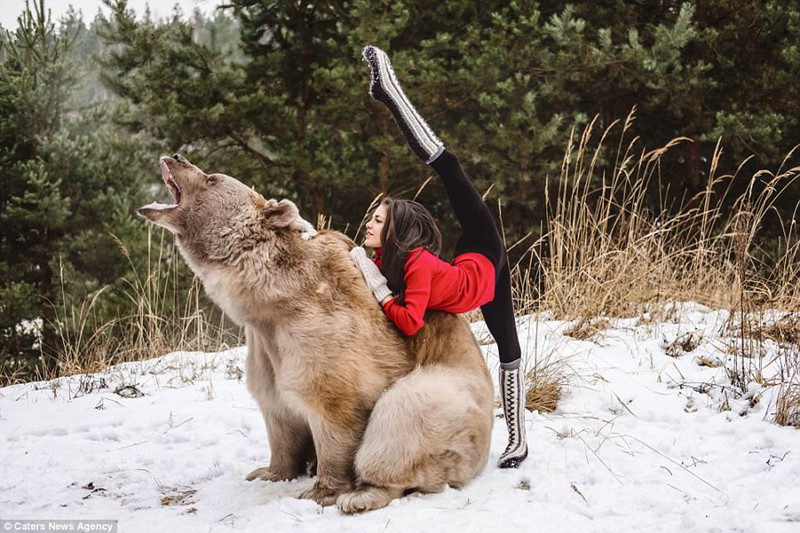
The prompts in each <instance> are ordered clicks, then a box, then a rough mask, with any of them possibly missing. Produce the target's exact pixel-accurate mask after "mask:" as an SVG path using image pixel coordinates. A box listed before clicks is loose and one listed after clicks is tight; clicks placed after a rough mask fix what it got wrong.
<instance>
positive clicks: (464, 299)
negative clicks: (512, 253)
mask: <svg viewBox="0 0 800 533" xmlns="http://www.w3.org/2000/svg"><path fill="white" fill-rule="evenodd" d="M374 261H375V264H376V265H378V268H380V266H381V256H380V250H378V251H377V257H376V259H375V260H374ZM403 278H404V280H405V282H406V292H405V304H404V305H401V304H399V303H398V302H397V299H396V298H392V299H391V300H389V301H388V302H386V304H384V305H383V312H384V313H386V316H387V317H389V320H391V321H392V322H394V323H395V325H396V326H397V327H398V328H400V331H402V332H403V333H405V334H406V335H413V334H414V333H416V332H417V331H419V330H420V328H422V326H423V325H424V321H423V318H424V315H425V311H426V310H427V309H436V310H439V311H448V312H450V313H466V312H467V311H472V310H473V309H476V308H478V307H480V306H482V305H483V304H486V303H488V302H491V301H492V300H493V299H494V285H495V272H494V265H492V263H491V261H489V260H488V259H487V258H486V257H485V256H483V255H481V254H479V253H465V254H461V255H459V256H457V257H456V258H455V259H453V261H452V262H451V263H446V262H444V261H442V260H441V259H439V258H438V257H436V256H435V255H434V254H432V253H431V252H429V251H428V250H425V249H424V248H416V249H414V250H412V251H411V252H410V253H409V254H408V258H407V259H406V264H405V275H404V276H403Z"/></svg>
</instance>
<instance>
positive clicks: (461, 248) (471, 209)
mask: <svg viewBox="0 0 800 533" xmlns="http://www.w3.org/2000/svg"><path fill="white" fill-rule="evenodd" d="M430 166H431V167H433V169H434V170H435V171H436V173H437V174H439V177H441V178H442V181H443V182H444V187H445V190H446V191H447V198H448V200H450V205H451V206H452V208H453V211H454V212H455V215H456V218H457V219H458V223H459V224H460V225H461V235H460V236H459V238H458V241H456V247H455V254H456V255H460V254H463V253H467V252H477V253H479V254H481V255H484V256H485V257H486V258H487V259H489V261H491V262H492V264H493V265H494V271H495V289H494V300H492V301H491V302H489V303H487V304H485V305H482V306H481V312H482V313H483V319H484V320H485V321H486V326H487V327H488V328H489V332H490V333H491V334H492V337H494V340H495V342H497V352H498V354H499V356H500V363H503V364H509V363H518V362H519V359H520V357H521V356H522V350H521V349H520V345H519V338H518V336H517V326H516V321H515V319H514V305H513V300H512V298H511V272H510V269H509V266H508V256H507V255H506V248H505V245H504V244H503V240H502V239H501V238H500V233H499V232H498V231H497V226H496V225H495V223H494V218H493V217H492V213H491V212H490V211H489V208H488V207H487V206H486V203H485V202H484V201H483V198H481V195H480V193H478V191H477V189H475V186H474V185H473V184H472V181H470V179H469V177H467V175H466V174H465V173H464V170H463V169H462V168H461V165H460V164H459V162H458V158H456V156H455V155H453V154H452V153H450V152H449V151H447V150H445V151H444V152H443V153H442V155H440V156H439V157H437V158H436V160H435V161H433V162H432V163H431V164H430ZM509 366H513V365H509Z"/></svg>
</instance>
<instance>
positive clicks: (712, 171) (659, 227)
mask: <svg viewBox="0 0 800 533" xmlns="http://www.w3.org/2000/svg"><path fill="white" fill-rule="evenodd" d="M633 120H634V117H633V114H631V115H630V116H629V117H628V118H627V120H626V121H624V122H622V123H620V122H616V123H614V124H612V125H611V126H609V127H608V128H607V129H606V130H605V131H602V132H599V134H597V133H596V132H595V123H592V124H590V125H589V126H588V127H587V128H586V129H585V131H584V132H583V134H582V135H581V136H580V139H578V140H577V144H576V143H575V139H574V136H573V142H570V144H569V146H568V147H567V152H566V155H565V157H564V162H563V165H562V172H561V176H560V179H559V181H558V195H557V197H556V199H555V200H554V201H552V200H549V199H548V221H547V232H546V235H545V237H544V242H545V243H546V245H547V257H541V255H542V252H541V251H540V250H541V245H540V246H538V247H532V249H531V250H530V256H531V257H533V256H537V260H539V261H540V262H541V269H542V270H541V275H542V280H543V289H542V292H541V294H540V295H531V296H533V299H535V300H536V301H537V303H538V305H539V306H540V307H544V308H546V309H549V310H552V311H553V312H555V313H556V315H557V316H559V317H563V318H575V317H579V316H584V317H585V316H599V315H601V314H610V315H615V316H630V315H632V314H635V313H638V312H640V310H641V309H642V306H643V305H644V306H649V305H651V304H659V303H663V302H665V301H676V300H677V301H685V300H692V301H697V302H701V303H704V304H707V305H711V306H714V307H720V308H727V309H739V308H742V307H743V303H744V302H743V298H745V299H746V300H748V301H750V300H753V299H757V300H759V301H761V302H764V303H768V304H769V305H770V306H772V307H773V308H776V309H790V310H800V292H798V285H797V283H796V280H797V279H798V273H800V264H798V263H797V261H796V259H797V255H798V249H799V246H800V244H799V243H798V239H797V227H796V224H795V223H794V221H792V222H791V223H790V224H788V225H786V226H784V235H783V238H782V240H781V245H780V250H781V252H780V254H781V255H780V257H779V258H777V261H776V263H775V265H774V266H772V267H769V266H767V265H764V264H761V265H756V264H754V259H753V256H752V253H751V252H752V249H753V247H754V246H757V244H758V242H759V230H760V228H761V227H762V223H763V222H764V220H765V218H766V217H767V216H768V215H773V214H774V205H775V202H776V200H777V199H778V198H779V197H780V195H781V194H782V193H783V192H784V191H785V190H786V189H787V187H788V185H790V184H791V183H792V182H794V181H795V180H796V179H797V178H798V175H799V174H798V173H800V168H798V167H795V168H791V169H780V170H779V171H778V172H776V173H770V172H768V171H762V172H760V173H758V174H757V175H755V176H753V177H752V179H751V180H750V181H749V184H748V186H747V188H746V191H745V193H744V194H743V195H741V196H740V197H739V198H736V199H734V201H733V210H732V212H731V211H729V209H730V208H729V207H727V206H729V205H731V204H730V202H728V203H727V204H726V203H725V202H723V200H726V197H727V195H728V194H729V192H730V187H726V186H725V185H726V183H727V184H728V185H730V184H731V183H732V181H733V180H734V179H735V178H737V176H735V175H725V176H717V175H716V172H717V164H718V161H719V158H720V156H721V148H720V146H719V145H718V146H717V149H716V151H715V154H714V157H713V159H712V161H711V164H710V168H709V178H708V182H707V184H706V187H705V190H704V191H702V192H701V193H700V194H698V195H697V196H695V197H694V198H690V199H688V201H685V202H683V204H682V205H677V206H676V205H675V202H674V201H672V200H671V199H670V198H663V199H662V201H661V204H662V205H660V206H657V207H656V208H655V209H653V208H651V207H648V201H649V198H647V197H646V193H647V192H648V191H652V190H657V189H656V188H657V187H659V185H660V184H659V183H658V182H657V181H658V173H659V167H660V160H661V158H662V157H663V156H664V154H666V153H667V152H668V151H669V150H670V149H673V148H674V147H675V146H677V145H678V144H680V143H683V142H689V140H688V139H685V138H677V139H674V140H672V141H670V142H669V143H667V144H666V145H665V146H663V147H661V148H659V149H656V150H644V149H640V148H639V143H638V139H637V138H633V139H631V140H629V141H626V136H627V135H628V134H629V131H630V127H631V124H632V123H633ZM616 130H620V131H619V133H618V135H619V141H618V144H617V147H616V153H615V160H616V163H615V165H614V170H613V173H611V175H608V174H606V173H602V174H601V175H599V176H598V175H597V173H598V170H597V163H598V160H599V159H600V157H601V156H603V155H606V154H607V153H608V152H609V148H608V147H607V146H606V144H607V143H608V141H609V138H610V137H611V136H612V135H613V134H614V133H615V131H616ZM787 159H788V157H787ZM677 200H680V198H678V199H677ZM726 205H727V206H726ZM765 268H766V269H767V270H766V272H765Z"/></svg>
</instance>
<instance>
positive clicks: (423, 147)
mask: <svg viewBox="0 0 800 533" xmlns="http://www.w3.org/2000/svg"><path fill="white" fill-rule="evenodd" d="M363 56H364V59H365V60H366V61H367V63H369V68H370V71H371V74H372V80H371V81H370V84H369V95H370V96H372V97H373V98H374V99H375V100H377V101H379V102H381V103H382V104H384V105H385V106H386V107H387V108H388V109H389V111H390V112H391V113H392V117H393V118H394V121H395V122H396V123H397V125H398V127H399V128H400V131H401V132H402V133H403V136H404V137H405V139H406V142H407V143H408V145H409V146H410V147H411V149H412V150H413V151H414V153H415V154H416V155H417V157H419V158H420V159H422V160H423V161H424V162H425V163H428V164H430V163H432V162H433V161H435V160H436V158H437V157H439V156H440V155H441V154H442V152H443V151H444V143H443V142H442V141H441V140H440V139H439V138H438V137H437V136H436V134H435V133H434V132H433V130H432V129H431V128H430V126H428V123H427V122H425V119H423V118H422V116H420V114H419V113H418V112H417V110H416V109H414V106H413V105H411V102H410V101H409V100H408V97H406V95H405V93H404V92H403V88H402V87H401V86H400V82H399V81H397V76H395V74H394V70H393V69H392V63H391V62H390V61H389V57H388V56H387V55H386V53H385V52H384V51H383V50H381V49H380V48H377V47H375V46H367V47H365V48H364V52H363Z"/></svg>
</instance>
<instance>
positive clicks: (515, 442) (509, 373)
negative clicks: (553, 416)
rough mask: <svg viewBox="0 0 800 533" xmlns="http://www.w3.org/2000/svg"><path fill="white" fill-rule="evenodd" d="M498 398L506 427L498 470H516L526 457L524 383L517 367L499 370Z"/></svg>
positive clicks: (521, 373)
mask: <svg viewBox="0 0 800 533" xmlns="http://www.w3.org/2000/svg"><path fill="white" fill-rule="evenodd" d="M498 378H499V380H500V398H501V400H502V403H503V414H504V415H505V418H506V425H507V426H508V446H506V449H505V451H504V452H503V454H502V455H501V456H500V460H499V461H498V463H497V464H498V466H499V467H500V468H517V467H518V466H519V465H520V463H522V461H524V460H525V458H526V457H528V442H527V438H526V434H525V433H526V432H525V383H524V376H523V372H522V371H521V370H520V369H519V367H517V368H514V369H509V370H506V369H504V368H502V367H501V368H500V369H499V375H498Z"/></svg>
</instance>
